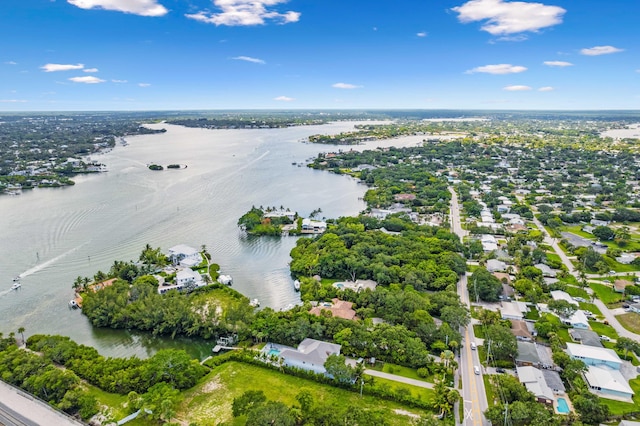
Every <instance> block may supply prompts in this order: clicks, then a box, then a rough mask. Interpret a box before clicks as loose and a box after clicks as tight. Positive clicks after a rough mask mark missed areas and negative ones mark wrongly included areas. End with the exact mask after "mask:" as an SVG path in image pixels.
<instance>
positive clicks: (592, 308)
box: [578, 302, 602, 317]
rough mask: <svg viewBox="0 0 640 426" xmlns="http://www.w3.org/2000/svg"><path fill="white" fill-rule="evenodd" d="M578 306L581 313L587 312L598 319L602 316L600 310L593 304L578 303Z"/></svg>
mask: <svg viewBox="0 0 640 426" xmlns="http://www.w3.org/2000/svg"><path fill="white" fill-rule="evenodd" d="M578 305H580V309H582V310H583V311H589V312H591V313H592V314H593V315H596V316H599V317H601V316H602V312H601V311H600V309H599V308H598V307H597V306H596V305H594V304H593V303H585V302H579V303H578Z"/></svg>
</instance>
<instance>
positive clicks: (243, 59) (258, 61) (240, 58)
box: [231, 56, 266, 64]
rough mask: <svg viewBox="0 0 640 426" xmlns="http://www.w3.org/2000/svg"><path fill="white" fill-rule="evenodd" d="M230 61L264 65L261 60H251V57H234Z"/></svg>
mask: <svg viewBox="0 0 640 426" xmlns="http://www.w3.org/2000/svg"><path fill="white" fill-rule="evenodd" d="M231 59H235V60H236V61H246V62H253V63H254V64H266V62H265V61H263V60H262V59H258V58H252V57H251V56H235V57H233V58H231Z"/></svg>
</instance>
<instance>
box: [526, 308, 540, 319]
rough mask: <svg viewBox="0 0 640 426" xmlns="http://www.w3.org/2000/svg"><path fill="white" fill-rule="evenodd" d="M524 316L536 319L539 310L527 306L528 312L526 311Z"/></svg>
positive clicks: (538, 316) (538, 315)
mask: <svg viewBox="0 0 640 426" xmlns="http://www.w3.org/2000/svg"><path fill="white" fill-rule="evenodd" d="M524 317H525V318H526V319H529V320H537V319H539V318H540V312H538V308H536V307H535V306H531V307H529V312H527V313H526V314H525V316H524Z"/></svg>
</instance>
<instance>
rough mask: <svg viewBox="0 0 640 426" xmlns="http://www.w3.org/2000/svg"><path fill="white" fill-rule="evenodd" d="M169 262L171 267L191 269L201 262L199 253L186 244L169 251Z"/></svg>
mask: <svg viewBox="0 0 640 426" xmlns="http://www.w3.org/2000/svg"><path fill="white" fill-rule="evenodd" d="M169 260H171V263H172V264H173V265H176V266H177V265H180V266H182V267H185V268H191V267H193V266H196V265H199V264H200V263H201V262H202V256H201V255H200V252H199V251H198V250H197V249H195V248H193V247H190V246H188V245H186V244H178V245H177V246H173V247H171V248H170V249H169Z"/></svg>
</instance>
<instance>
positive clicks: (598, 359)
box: [567, 343, 622, 370]
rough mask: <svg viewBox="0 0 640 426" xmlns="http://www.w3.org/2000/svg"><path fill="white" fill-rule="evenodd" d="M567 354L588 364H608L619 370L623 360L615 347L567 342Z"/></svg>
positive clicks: (607, 365) (599, 365)
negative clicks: (608, 347) (598, 346)
mask: <svg viewBox="0 0 640 426" xmlns="http://www.w3.org/2000/svg"><path fill="white" fill-rule="evenodd" d="M567 354H568V355H569V357H571V358H572V359H579V360H580V361H582V362H584V363H585V364H587V365H593V366H596V367H601V366H606V367H609V368H612V369H614V370H619V369H620V366H621V365H622V360H621V359H620V357H619V356H618V354H617V353H616V352H615V351H614V350H613V349H607V348H597V347H595V346H588V345H578V344H576V343H567Z"/></svg>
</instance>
